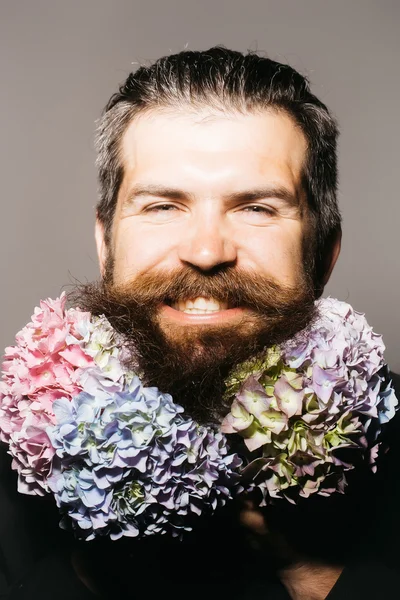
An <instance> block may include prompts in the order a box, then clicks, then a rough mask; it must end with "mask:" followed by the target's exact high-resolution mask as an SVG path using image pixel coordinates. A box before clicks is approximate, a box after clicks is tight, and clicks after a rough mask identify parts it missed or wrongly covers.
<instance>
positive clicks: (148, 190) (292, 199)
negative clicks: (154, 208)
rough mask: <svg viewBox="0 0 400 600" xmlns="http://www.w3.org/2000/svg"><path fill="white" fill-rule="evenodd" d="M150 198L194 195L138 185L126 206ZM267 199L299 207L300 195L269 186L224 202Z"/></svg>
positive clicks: (228, 196) (247, 191)
mask: <svg viewBox="0 0 400 600" xmlns="http://www.w3.org/2000/svg"><path fill="white" fill-rule="evenodd" d="M148 196H153V197H155V198H166V199H168V200H186V201H187V200H193V194H191V193H189V192H185V191H184V190H180V189H178V188H172V187H166V186H161V185H137V186H134V187H133V188H132V189H131V190H130V192H129V193H128V195H127V197H126V200H125V202H124V204H125V203H126V204H130V203H131V202H134V201H135V200H136V199H138V198H141V197H148ZM267 198H278V199H279V200H283V201H284V202H285V203H286V204H288V205H289V206H298V205H299V198H298V195H297V194H296V193H292V192H291V191H290V190H288V189H287V188H285V187H283V186H280V185H268V186H264V187H261V188H255V189H252V190H243V191H239V192H233V193H231V194H227V195H226V196H224V197H223V200H224V201H225V202H226V203H228V204H235V203H241V202H256V201H257V200H263V199H267Z"/></svg>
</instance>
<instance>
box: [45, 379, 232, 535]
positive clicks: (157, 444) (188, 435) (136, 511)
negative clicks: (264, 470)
mask: <svg viewBox="0 0 400 600" xmlns="http://www.w3.org/2000/svg"><path fill="white" fill-rule="evenodd" d="M54 412H55V415H56V418H57V426H55V427H53V428H49V429H48V434H49V437H50V439H51V442H52V445H53V447H54V448H55V451H56V456H57V457H58V458H59V459H60V463H61V465H62V468H61V469H55V470H54V471H53V476H52V477H51V478H50V479H49V484H50V487H51V489H52V491H53V492H54V494H55V497H56V501H57V505H58V506H59V507H60V508H61V509H62V510H65V511H66V512H67V513H68V515H69V516H71V517H72V519H73V522H74V523H75V525H76V526H77V527H79V528H81V529H82V530H84V532H87V533H88V538H89V539H91V538H92V537H94V536H95V535H96V534H98V533H100V534H103V533H109V534H110V536H111V537H112V538H113V539H116V538H118V537H120V536H121V535H127V536H137V535H140V534H145V535H146V534H149V533H165V532H166V531H171V532H172V533H173V534H174V532H177V531H178V532H179V529H180V528H182V527H184V526H185V519H184V517H186V516H188V515H190V514H200V513H202V512H203V511H204V510H207V509H215V508H216V507H217V505H223V504H224V503H225V501H226V499H228V498H229V497H231V490H232V489H234V488H235V487H236V486H237V484H238V482H239V475H238V470H239V466H240V465H241V460H240V459H239V458H238V457H237V456H236V455H229V454H228V449H227V446H226V440H225V437H224V436H223V435H222V434H221V433H220V432H214V431H212V430H211V429H207V428H206V427H201V426H199V425H196V423H194V421H192V420H191V419H188V418H184V417H183V416H182V414H181V413H182V412H183V409H182V408H181V407H180V406H178V405H175V404H174V403H173V402H172V398H171V397H170V396H168V395H165V394H161V393H160V392H158V390H157V389H156V388H145V387H143V386H142V385H141V383H140V380H139V379H138V378H137V377H135V378H134V379H133V380H132V382H131V384H130V385H129V386H127V388H126V389H125V390H124V391H123V392H120V393H116V394H111V395H109V396H108V397H105V398H103V399H102V400H99V399H98V398H96V397H94V396H91V395H90V394H87V393H81V394H79V395H78V396H77V397H76V398H74V399H73V400H72V402H69V401H68V400H66V399H64V400H57V401H56V402H55V403H54Z"/></svg>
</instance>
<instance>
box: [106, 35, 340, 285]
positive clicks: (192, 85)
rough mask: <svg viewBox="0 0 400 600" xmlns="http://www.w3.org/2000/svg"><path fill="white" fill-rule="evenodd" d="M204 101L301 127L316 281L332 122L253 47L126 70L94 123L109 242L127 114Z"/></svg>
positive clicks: (332, 193)
mask: <svg viewBox="0 0 400 600" xmlns="http://www.w3.org/2000/svg"><path fill="white" fill-rule="evenodd" d="M187 105H190V107H191V108H192V109H194V110H196V108H200V107H204V105H207V106H210V107H212V108H214V109H216V110H224V111H227V110H236V111H241V112H254V111H259V110H263V109H265V108H271V107H272V108H274V109H276V110H283V111H285V112H286V113H287V114H288V115H290V116H291V117H292V118H293V120H294V121H295V122H296V123H297V125H298V126H299V127H300V128H301V130H302V131H303V133H304V135H305V137H306V140H307V144H308V151H307V158H306V162H305V165H304V167H303V182H302V183H303V188H304V191H305V193H306V196H307V200H308V206H309V216H310V221H311V230H310V233H309V236H310V239H309V240H306V241H305V243H306V245H307V246H308V248H309V250H310V248H311V254H312V267H311V268H312V271H313V277H314V281H315V283H316V285H317V287H318V282H320V281H321V279H322V277H323V276H324V273H325V260H326V256H327V255H328V254H329V251H330V249H331V246H332V243H333V241H334V239H335V237H336V235H337V234H338V232H339V231H340V222H341V217H340V212H339V209H338V205H337V198H336V191H337V159H336V142H337V136H338V129H337V125H336V121H335V119H334V118H333V117H332V115H331V114H330V112H329V110H328V108H327V107H326V106H325V104H323V103H322V102H321V101H320V100H318V98H316V96H314V95H313V94H312V93H311V91H310V87H309V83H308V80H307V79H306V78H305V77H303V76H302V75H300V73H298V72H297V71H295V70H294V69H293V68H292V67H290V66H289V65H284V64H281V63H278V62H275V61H273V60H271V59H269V58H265V57H263V56H259V55H258V54H256V53H254V52H249V53H247V54H242V53H241V52H237V51H234V50H229V49H227V48H224V47H221V46H216V47H214V48H210V49H209V50H205V51H202V52H195V51H183V52H179V53H178V54H173V55H171V56H165V57H163V58H160V59H159V60H157V61H156V62H155V63H153V64H152V65H150V66H142V67H140V68H139V69H137V71H135V72H134V73H131V74H130V75H129V76H128V78H127V79H126V81H125V83H124V84H123V85H121V87H120V88H119V91H118V92H117V93H116V94H114V95H113V96H112V97H111V99H110V100H109V102H108V104H107V106H106V107H105V110H104V113H103V116H102V118H101V119H100V121H99V126H98V130H97V138H96V142H97V150H98V158H97V166H98V172H99V192H100V199H99V203H98V207H97V215H98V218H99V220H100V222H101V223H102V224H103V226H104V231H105V241H106V243H109V241H110V232H111V225H112V221H113V217H114V212H115V206H116V201H117V196H118V191H119V188H120V185H121V182H122V179H123V165H122V161H121V156H120V149H121V139H122V136H123V134H124V132H125V130H126V128H127V126H128V125H129V123H130V122H131V121H132V119H133V117H134V116H135V115H136V114H138V113H142V112H145V111H148V110H151V109H156V108H163V107H171V106H172V107H173V106H187Z"/></svg>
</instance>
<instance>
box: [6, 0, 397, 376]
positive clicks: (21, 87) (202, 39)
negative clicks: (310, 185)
mask: <svg viewBox="0 0 400 600" xmlns="http://www.w3.org/2000/svg"><path fill="white" fill-rule="evenodd" d="M399 31H400V1H396V0H393V1H390V0H386V1H385V0H375V1H369V0H331V1H328V0H320V1H317V0H301V1H300V0H299V1H298V2H296V1H295V0H291V1H289V0H279V1H278V0H276V1H269V0H259V1H255V0H243V1H241V2H238V1H237V0H231V1H228V0H226V1H224V0H197V1H195V2H194V1H192V0H175V1H172V0H147V1H146V2H143V1H135V0H119V1H118V0H97V1H95V0H79V1H78V0H68V1H65V0H62V1H57V0H47V1H44V0H42V1H40V0H24V1H18V0H10V1H8V0H1V2H0V73H1V87H0V131H1V136H0V158H1V160H0V172H1V213H0V214H1V223H0V256H1V282H2V293H1V295H0V315H1V328H0V347H4V346H5V345H6V344H10V343H11V342H12V341H13V338H14V334H15V333H16V331H17V330H18V329H19V328H20V327H22V326H23V325H24V324H25V323H26V322H27V320H28V318H29V317H30V315H31V313H32V310H33V307H34V305H36V304H37V302H38V300H39V299H40V298H41V297H47V296H53V297H54V296H56V295H57V294H59V292H60V290H61V288H62V286H63V285H64V284H66V283H68V282H69V281H71V277H76V278H78V279H79V280H84V279H85V278H87V279H93V278H95V277H97V275H98V269H97V261H96V255H95V247H94V242H93V234H92V230H93V222H94V205H95V202H96V179H95V169H94V152H93V143H92V138H93V129H94V121H95V119H96V118H98V116H99V114H100V112H101V109H102V107H103V106H104V104H105V103H106V101H107V100H108V98H109V96H110V95H111V94H112V93H113V92H114V91H115V90H116V88H117V85H118V84H119V83H120V82H122V81H123V80H124V79H125V77H126V76H127V74H128V73H129V71H131V70H132V69H133V68H134V66H135V64H137V63H141V62H143V61H148V60H153V59H155V58H158V57H159V56H161V55H164V54H168V53H170V52H175V51H179V50H181V49H183V48H184V47H185V46H186V45H187V46H188V48H190V49H205V48H207V47H209V46H211V45H214V44H224V45H226V46H228V47H232V48H235V49H238V50H246V49H249V48H250V49H253V50H254V49H259V50H260V51H265V52H266V53H267V54H268V55H269V56H270V57H271V58H274V59H275V60H281V61H283V62H289V63H290V64H292V65H293V66H294V67H296V68H298V69H299V70H301V71H302V72H303V73H305V74H307V75H308V76H309V77H310V79H311V81H312V85H313V90H314V92H315V93H316V94H317V95H318V96H320V97H321V99H322V100H323V101H325V102H326V103H327V104H328V105H329V106H330V107H331V109H332V110H333V112H334V113H335V114H336V116H337V118H338V119H339V122H340V125H341V130H342V136H341V141H340V171H341V180H340V205H341V209H342V212H343V217H344V240H343V248H342V254H341V257H340V259H339V262H338V264H337V266H336V269H335V271H334V274H333V276H332V278H331V281H330V283H329V285H328V286H327V288H326V294H330V295H332V296H336V297H338V298H340V299H343V300H347V301H349V302H350V303H351V304H352V305H353V306H354V307H355V308H356V309H357V310H359V311H361V312H365V313H366V315H367V318H368V320H369V322H370V324H372V325H373V326H374V329H375V330H376V331H378V332H380V333H382V334H383V335H384V339H385V342H386V346H387V358H388V361H389V363H390V365H391V367H392V368H393V369H394V370H396V371H398V372H399V371H400V337H399V334H400V318H399V313H400V285H399V260H398V253H399V241H398V239H399V235H400V233H399V226H400V218H399V217H400V203H399V140H400V126H399V116H398V112H399V106H400V93H399V92H400V85H399V76H400V69H399V66H398V63H399V59H400V52H399V49H400V34H399Z"/></svg>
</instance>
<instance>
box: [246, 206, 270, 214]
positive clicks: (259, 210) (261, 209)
mask: <svg viewBox="0 0 400 600" xmlns="http://www.w3.org/2000/svg"><path fill="white" fill-rule="evenodd" d="M243 211H244V212H246V213H250V214H255V215H257V214H259V215H271V216H272V215H274V214H275V210H274V209H273V208H270V207H269V206H264V205H261V204H252V205H251V206H244V207H243Z"/></svg>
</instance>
